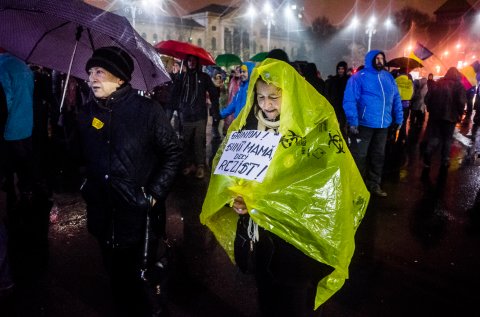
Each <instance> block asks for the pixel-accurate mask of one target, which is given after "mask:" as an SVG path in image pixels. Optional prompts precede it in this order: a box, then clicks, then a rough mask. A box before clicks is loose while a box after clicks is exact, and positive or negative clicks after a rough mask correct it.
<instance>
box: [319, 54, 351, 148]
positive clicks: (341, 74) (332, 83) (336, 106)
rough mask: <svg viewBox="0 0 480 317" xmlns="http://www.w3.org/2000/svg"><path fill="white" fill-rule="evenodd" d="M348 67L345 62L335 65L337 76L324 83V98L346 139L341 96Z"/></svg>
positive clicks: (345, 82)
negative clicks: (335, 116)
mask: <svg viewBox="0 0 480 317" xmlns="http://www.w3.org/2000/svg"><path fill="white" fill-rule="evenodd" d="M347 69H348V65H347V62H345V61H340V62H338V64H337V74H336V75H335V76H333V77H332V78H329V79H327V82H326V83H325V85H326V86H325V97H326V98H327V99H328V101H329V102H330V103H331V105H332V106H333V110H335V114H336V115H337V120H338V124H339V126H340V130H341V132H342V135H343V137H344V138H345V139H346V135H347V134H346V121H347V119H346V118H345V111H344V110H343V95H344V93H345V88H346V87H347V81H348V79H349V78H350V76H349V75H348V74H347Z"/></svg>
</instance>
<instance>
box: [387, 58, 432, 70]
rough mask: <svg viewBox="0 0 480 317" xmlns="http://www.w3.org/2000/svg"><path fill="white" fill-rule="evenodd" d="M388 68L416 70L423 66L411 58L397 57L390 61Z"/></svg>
mask: <svg viewBox="0 0 480 317" xmlns="http://www.w3.org/2000/svg"><path fill="white" fill-rule="evenodd" d="M387 66H388V67H398V68H407V69H414V68H418V67H423V64H422V63H420V62H418V61H416V60H414V59H413V58H410V57H397V58H394V59H391V60H389V61H388V63H387Z"/></svg>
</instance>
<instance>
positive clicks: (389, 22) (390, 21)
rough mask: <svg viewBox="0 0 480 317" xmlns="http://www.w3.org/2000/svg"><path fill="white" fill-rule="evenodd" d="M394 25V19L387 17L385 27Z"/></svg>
mask: <svg viewBox="0 0 480 317" xmlns="http://www.w3.org/2000/svg"><path fill="white" fill-rule="evenodd" d="M391 26H392V19H390V18H387V19H386V20H385V27H387V28H390V27H391Z"/></svg>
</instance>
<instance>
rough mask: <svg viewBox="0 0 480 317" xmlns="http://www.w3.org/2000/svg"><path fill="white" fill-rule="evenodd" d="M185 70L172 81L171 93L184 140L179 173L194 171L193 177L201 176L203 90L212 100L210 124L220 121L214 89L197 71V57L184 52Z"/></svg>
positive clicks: (203, 156) (204, 115) (203, 160)
mask: <svg viewBox="0 0 480 317" xmlns="http://www.w3.org/2000/svg"><path fill="white" fill-rule="evenodd" d="M186 64H187V71H186V72H184V73H182V74H181V75H180V77H179V79H178V80H177V81H176V82H175V86H174V88H173V96H174V98H176V99H175V100H176V101H175V103H176V104H177V105H178V109H179V110H180V118H181V122H182V127H183V140H184V153H183V154H184V168H183V171H182V173H183V175H189V174H190V173H193V172H195V177H197V178H204V177H205V173H206V170H205V164H206V159H207V154H206V142H207V141H206V138H207V137H206V129H207V116H208V111H207V92H208V96H209V98H210V101H211V103H212V105H211V107H210V109H211V112H212V113H210V115H211V116H212V117H213V124H214V125H217V126H218V121H220V115H219V103H218V97H219V96H218V90H217V88H216V87H215V85H214V84H213V82H212V79H211V78H210V76H209V75H208V74H206V73H204V72H202V71H201V68H200V67H201V65H200V63H199V59H198V57H196V56H193V55H188V56H187V59H186Z"/></svg>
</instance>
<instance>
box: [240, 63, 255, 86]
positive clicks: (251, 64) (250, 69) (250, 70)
mask: <svg viewBox="0 0 480 317" xmlns="http://www.w3.org/2000/svg"><path fill="white" fill-rule="evenodd" d="M243 65H245V66H247V69H248V79H247V81H245V83H246V84H247V85H248V83H249V82H250V77H251V76H252V72H253V69H254V68H255V63H254V62H244V63H243Z"/></svg>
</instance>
